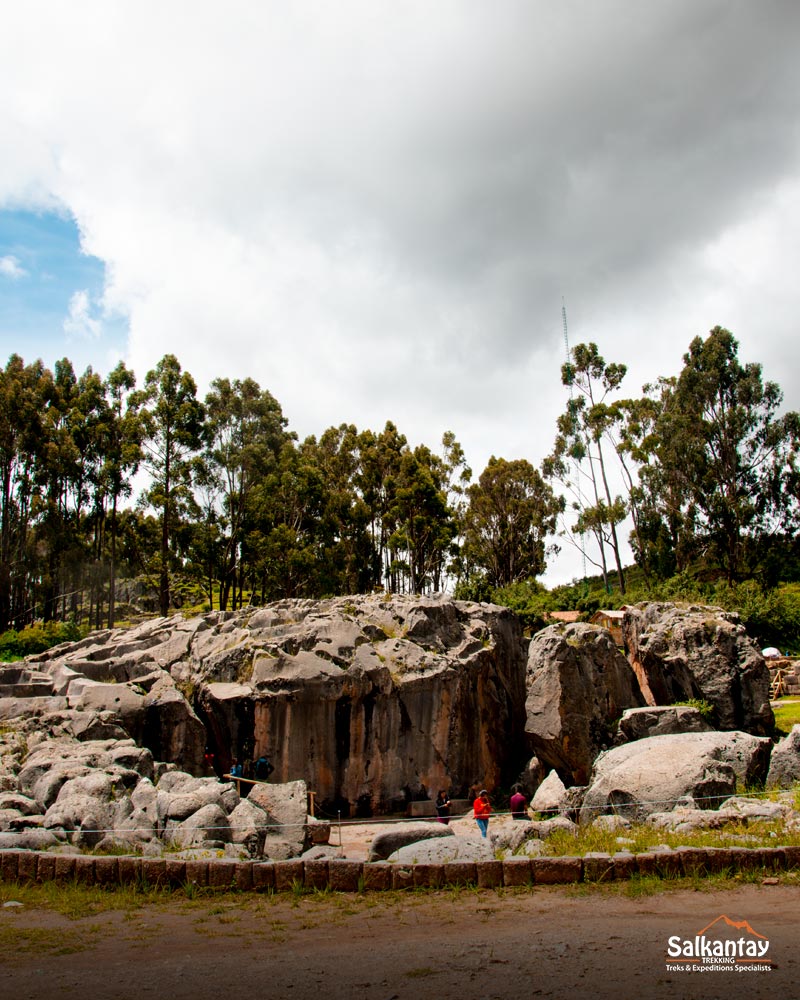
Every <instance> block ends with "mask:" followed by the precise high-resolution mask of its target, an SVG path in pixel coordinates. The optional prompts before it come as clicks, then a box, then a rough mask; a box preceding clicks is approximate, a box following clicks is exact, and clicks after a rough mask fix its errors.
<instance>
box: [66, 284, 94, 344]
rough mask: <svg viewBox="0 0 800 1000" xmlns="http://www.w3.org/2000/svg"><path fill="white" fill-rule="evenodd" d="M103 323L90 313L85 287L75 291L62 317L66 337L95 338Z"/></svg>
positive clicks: (90, 307) (90, 305) (90, 306)
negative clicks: (66, 311)
mask: <svg viewBox="0 0 800 1000" xmlns="http://www.w3.org/2000/svg"><path fill="white" fill-rule="evenodd" d="M102 331H103V325H102V323H101V322H100V320H99V319H97V317H95V316H93V315H92V304H91V302H90V300H89V293H88V292H87V291H86V289H81V290H80V291H77V292H75V293H74V294H73V295H72V297H71V298H70V300H69V312H68V314H67V316H66V317H65V319H64V333H65V334H66V335H67V338H81V339H87V338H89V339H92V340H97V339H98V338H99V337H100V334H101V333H102Z"/></svg>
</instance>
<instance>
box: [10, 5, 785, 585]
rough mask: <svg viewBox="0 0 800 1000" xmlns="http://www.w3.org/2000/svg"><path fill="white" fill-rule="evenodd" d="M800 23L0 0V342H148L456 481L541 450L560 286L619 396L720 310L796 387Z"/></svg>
mask: <svg viewBox="0 0 800 1000" xmlns="http://www.w3.org/2000/svg"><path fill="white" fill-rule="evenodd" d="M798 39H800V4H798V3H796V2H794V0H783V2H770V0H759V2H757V3H756V2H752V0H747V2H736V0H685V2H684V0H669V2H667V0H648V2H646V3H643V2H639V0H627V2H614V0H583V2H575V0H559V2H558V3H554V2H552V0H549V2H540V0H526V2H511V0H507V2H502V0H498V2H493V3H489V2H488V0H460V2H448V0H436V2H434V3H431V2H430V0H423V2H397V0H395V2H391V3H390V2H388V0H363V2H356V0H339V2H337V3H327V2H322V0H321V2H318V3H312V2H298V0H275V2H270V0H266V2H265V0H260V2H255V0H252V2H249V3H243V2H240V3H235V2H234V3H227V4H225V5H220V4H219V3H211V2H208V0H191V2H180V0H170V2H169V3H163V2H146V0H145V2H142V0H138V2H136V3H134V2H128V3H126V2H119V3H108V2H107V0H100V2H95V3H92V2H81V3H78V4H65V3H62V2H55V0H54V2H49V3H37V2H35V0H26V3H25V4H14V5H11V4H9V5H6V9H5V11H4V13H3V18H2V32H0V95H2V97H1V98H0V135H2V148H3V153H2V156H0V347H2V350H3V357H2V363H5V360H6V359H7V357H8V355H9V354H10V353H11V352H12V351H16V352H18V353H20V354H22V355H23V357H24V358H25V359H26V360H33V358H34V357H37V356H41V357H43V358H44V359H45V361H46V362H48V363H50V364H52V362H53V361H54V360H55V359H56V358H57V357H60V356H62V355H64V354H66V355H67V356H69V357H70V358H71V359H72V360H73V362H74V363H75V365H76V367H77V368H79V369H81V370H82V368H83V367H85V366H86V365H87V364H90V363H91V364H92V365H93V367H94V368H95V369H96V370H98V371H100V372H101V373H103V374H106V373H107V372H108V371H109V370H110V369H111V367H113V365H114V364H115V363H116V361H117V360H118V358H120V357H124V358H125V360H126V361H127V362H128V363H129V364H130V365H131V366H132V367H133V368H134V370H135V371H136V374H137V376H138V377H139V380H140V381H141V380H142V379H143V377H144V374H145V372H146V371H147V370H148V369H149V368H151V367H153V365H154V364H155V363H156V362H157V361H158V359H159V358H160V357H161V356H162V355H163V354H164V353H166V352H168V351H170V352H173V353H175V354H176V355H177V356H178V358H179V360H180V361H181V364H182V365H183V366H184V368H186V369H188V370H189V371H190V372H191V373H192V374H193V375H194V377H195V379H196V380H197V382H198V384H199V386H200V387H201V390H202V391H203V392H204V391H205V389H206V388H207V386H208V383H209V381H210V380H211V379H212V378H214V377H215V376H220V375H221V376H229V377H231V378H234V377H244V376H252V377H253V378H255V379H256V380H257V381H258V382H259V383H260V385H261V386H262V387H264V388H268V389H269V390H270V391H271V392H272V393H273V394H274V395H275V396H276V398H277V399H278V400H279V401H280V402H281V404H282V406H283V408H284V412H285V414H286V416H287V417H288V419H289V421H290V426H291V428H292V429H293V430H295V431H297V432H298V434H299V435H300V436H301V437H303V436H305V435H306V434H311V433H315V434H319V433H320V432H321V431H322V430H324V429H325V428H326V427H328V426H330V425H331V424H339V423H341V422H344V421H347V422H352V423H355V424H356V425H357V426H358V427H359V428H365V427H370V428H372V429H375V430H379V429H380V428H381V427H382V426H383V424H384V423H385V422H386V420H392V421H394V422H395V423H396V424H397V425H398V426H399V428H400V430H401V431H402V432H403V433H405V434H406V435H407V437H408V439H409V441H410V443H412V444H417V443H420V442H425V443H427V444H429V445H431V446H435V445H437V444H438V442H439V440H440V439H441V435H442V432H443V431H445V430H452V431H454V432H455V434H456V437H457V438H458V439H459V440H460V441H461V442H462V444H463V445H464V448H465V450H466V452H467V458H468V460H469V462H470V464H471V465H472V467H473V470H474V472H475V474H476V476H477V474H478V473H479V472H480V471H481V470H482V468H483V466H484V465H485V463H486V460H487V459H488V457H489V456H490V455H491V454H496V455H498V456H503V457H506V458H517V457H525V458H528V459H530V460H531V461H532V462H534V463H535V464H537V465H538V464H539V462H540V461H541V459H542V458H543V457H544V456H545V455H546V454H547V452H548V451H549V449H550V447H551V444H552V439H553V436H554V424H555V418H556V416H557V414H558V413H559V412H560V411H561V410H562V409H563V407H564V405H565V402H566V391H565V390H564V389H563V387H562V386H561V384H560V373H559V369H560V365H561V363H562V362H563V360H564V339H563V330H562V316H561V306H562V298H563V301H564V302H565V303H566V310H567V318H568V323H569V339H570V343H571V344H573V345H574V344H576V343H578V342H581V341H588V340H594V341H595V342H596V343H597V344H598V346H599V348H600V350H601V353H602V354H603V355H604V356H605V358H606V359H607V360H613V361H620V362H625V363H627V364H628V366H629V373H628V376H627V379H626V381H625V383H624V384H623V385H624V389H625V390H626V391H627V393H630V394H634V393H636V392H637V391H638V390H639V389H640V388H641V385H642V384H643V383H644V382H645V381H648V380H650V379H652V378H654V377H656V376H658V375H669V374H675V373H677V371H678V370H679V368H680V364H681V356H682V354H683V353H684V352H685V350H686V348H687V346H688V344H689V342H690V340H691V339H692V338H693V337H695V336H697V335H705V334H706V333H707V332H708V330H709V329H710V328H711V327H712V326H714V325H716V324H720V325H723V326H726V327H728V328H729V329H731V330H732V331H733V332H734V334H735V335H736V337H737V338H738V339H739V341H740V345H741V347H740V358H741V359H742V360H744V361H760V362H762V364H763V366H764V371H765V375H766V377H768V378H772V379H774V380H777V381H778V382H779V383H780V384H781V385H782V387H783V389H784V391H785V394H786V402H787V404H788V405H789V406H791V407H792V408H800V338H798V336H797V332H796V329H795V324H796V317H797V316H798V315H800V279H798V272H799V271H800V268H798V248H799V247H800V178H799V177H798V152H799V151H800V141H799V140H800V134H799V132H798V123H799V122H800V115H799V114H798V112H799V111H800V58H798ZM70 227H72V230H73V232H74V239H73V244H74V246H73V248H72V254H71V258H70V253H69V243H70V238H69V236H70ZM54 237H58V239H60V240H61V241H62V242H61V243H60V244H58V245H59V246H60V247H62V249H64V253H63V254H62V256H61V257H59V256H58V254H55V253H50V255H49V256H48V252H49V251H50V250H52V244H53V239H54ZM79 249H80V253H79ZM67 258H70V259H67ZM59 261H61V263H59ZM46 286H47V287H49V288H50V289H51V294H45V287H46ZM56 292H57V294H56ZM578 572H579V568H578V567H577V563H576V561H575V560H574V558H573V559H571V558H570V557H568V556H563V557H561V558H560V559H559V561H558V562H557V563H555V564H553V566H552V567H551V570H550V572H549V573H548V576H547V580H548V582H556V581H561V580H566V579H570V578H571V577H572V576H575V575H577V574H578Z"/></svg>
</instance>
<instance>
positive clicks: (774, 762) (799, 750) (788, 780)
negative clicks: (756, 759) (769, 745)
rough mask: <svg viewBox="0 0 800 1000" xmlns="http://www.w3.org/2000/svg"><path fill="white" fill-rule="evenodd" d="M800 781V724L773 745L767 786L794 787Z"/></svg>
mask: <svg viewBox="0 0 800 1000" xmlns="http://www.w3.org/2000/svg"><path fill="white" fill-rule="evenodd" d="M799 781H800V725H798V726H792V730H791V732H790V733H789V735H788V736H785V737H784V738H783V739H782V740H780V742H779V743H777V744H776V746H775V747H773V750H772V756H771V758H770V762H769V773H768V774H767V788H792V787H793V786H794V785H796V784H797V782H799Z"/></svg>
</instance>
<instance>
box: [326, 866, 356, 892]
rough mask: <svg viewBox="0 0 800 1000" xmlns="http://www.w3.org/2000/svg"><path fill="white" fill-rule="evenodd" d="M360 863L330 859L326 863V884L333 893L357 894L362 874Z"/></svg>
mask: <svg viewBox="0 0 800 1000" xmlns="http://www.w3.org/2000/svg"><path fill="white" fill-rule="evenodd" d="M363 868H364V866H363V864H362V863H361V862H360V861H347V860H346V859H344V858H331V860H330V861H329V862H328V883H329V885H330V887H331V889H333V890H334V891H335V892H357V891H358V888H359V882H360V880H361V875H362V872H363Z"/></svg>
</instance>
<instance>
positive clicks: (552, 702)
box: [525, 622, 644, 784]
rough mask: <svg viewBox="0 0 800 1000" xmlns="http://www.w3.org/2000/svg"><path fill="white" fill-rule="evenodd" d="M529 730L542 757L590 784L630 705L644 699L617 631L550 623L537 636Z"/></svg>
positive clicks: (531, 654) (571, 778)
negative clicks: (598, 758)
mask: <svg viewBox="0 0 800 1000" xmlns="http://www.w3.org/2000/svg"><path fill="white" fill-rule="evenodd" d="M526 685H527V699H526V702H525V711H526V722H525V733H526V736H527V739H528V745H529V747H530V749H531V750H532V752H533V753H535V754H536V756H537V757H538V758H539V760H540V761H542V763H544V764H546V765H547V766H548V767H553V768H556V769H557V770H558V771H559V774H560V775H561V777H562V779H564V780H565V781H567V782H568V783H569V784H584V783H585V782H586V778H587V777H588V775H589V772H590V770H591V767H592V762H593V761H594V759H595V757H596V756H597V754H598V753H600V751H601V750H603V749H605V748H607V747H609V746H611V745H612V743H613V735H614V730H613V726H614V723H615V722H616V720H617V719H619V717H620V716H621V715H622V713H623V712H624V711H625V709H627V708H633V707H635V706H639V705H644V699H643V697H642V694H641V692H640V690H639V685H638V683H637V680H636V676H635V675H634V672H633V670H632V669H631V666H630V664H629V663H628V661H627V660H626V659H625V657H624V656H623V655H622V653H620V651H619V650H618V649H617V647H616V644H615V643H614V640H613V638H612V636H611V633H610V632H608V631H607V630H606V629H603V628H599V627H598V626H596V625H587V624H584V623H582V622H574V623H572V624H569V625H564V624H558V625H550V626H548V627H547V628H545V629H542V630H541V631H540V632H537V633H536V635H534V637H533V638H532V639H531V642H530V647H529V649H528V665H527V674H526Z"/></svg>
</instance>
